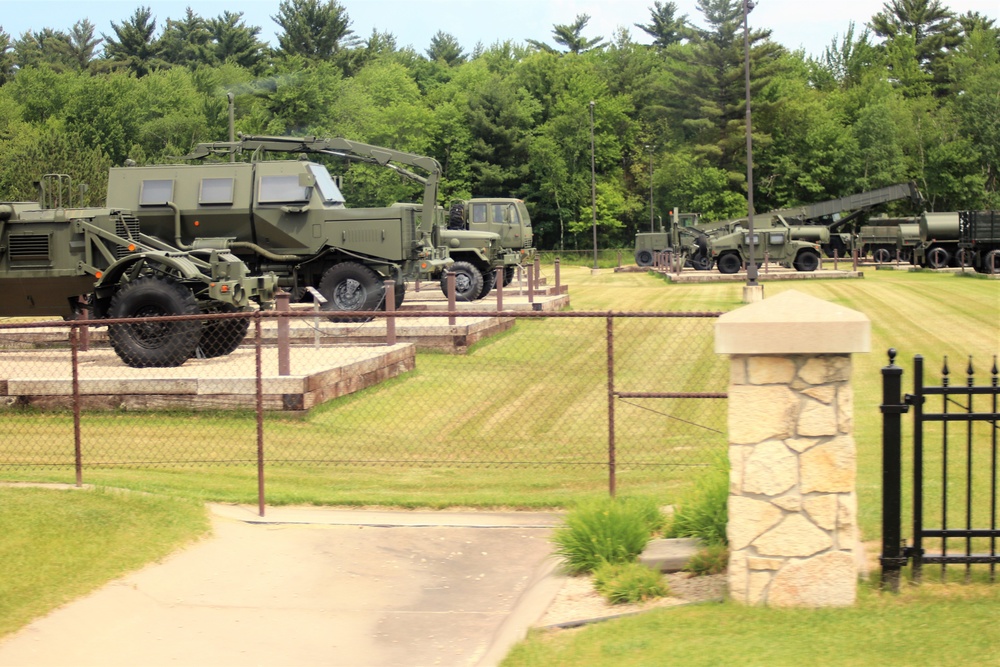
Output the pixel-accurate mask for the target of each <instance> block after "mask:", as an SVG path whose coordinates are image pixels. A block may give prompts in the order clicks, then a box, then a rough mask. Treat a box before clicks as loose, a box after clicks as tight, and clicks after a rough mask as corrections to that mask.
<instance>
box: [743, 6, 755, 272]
mask: <svg viewBox="0 0 1000 667" xmlns="http://www.w3.org/2000/svg"><path fill="white" fill-rule="evenodd" d="M753 8H754V3H753V1H752V0H743V66H744V72H745V74H746V93H747V227H749V228H750V237H749V238H750V248H749V250H750V253H749V254H750V257H749V260H750V261H749V262H748V264H747V287H754V288H755V287H757V261H756V258H755V257H754V230H753V140H752V139H751V125H750V31H749V30H748V29H747V14H749V13H750V11H751V10H752V9H753Z"/></svg>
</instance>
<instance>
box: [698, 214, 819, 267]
mask: <svg viewBox="0 0 1000 667" xmlns="http://www.w3.org/2000/svg"><path fill="white" fill-rule="evenodd" d="M750 243H751V238H750V230H749V229H748V227H747V223H746V221H744V220H739V221H736V222H735V223H734V224H732V225H730V226H729V227H727V229H726V232H725V233H722V234H719V235H716V236H712V237H710V241H709V253H710V256H711V258H712V260H713V261H714V263H715V264H716V265H717V266H718V267H719V273H736V272H737V271H739V270H740V269H741V268H742V267H744V266H746V264H747V262H748V261H749V258H750ZM753 246H754V261H755V262H757V263H758V264H762V263H763V262H764V259H765V257H766V258H767V261H769V262H776V263H778V264H781V265H782V266H784V267H787V268H794V269H795V270H796V271H815V270H816V269H818V268H819V266H820V257H821V255H820V252H821V247H820V244H819V243H816V242H810V241H799V240H795V239H794V238H793V234H792V228H791V226H790V225H788V223H787V222H785V221H784V220H783V219H782V218H781V217H780V216H775V218H774V219H773V220H767V219H764V220H761V221H760V222H757V223H756V224H755V225H754V234H753Z"/></svg>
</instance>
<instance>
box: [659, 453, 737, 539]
mask: <svg viewBox="0 0 1000 667" xmlns="http://www.w3.org/2000/svg"><path fill="white" fill-rule="evenodd" d="M728 503H729V466H728V463H725V462H722V461H720V462H719V463H716V464H715V465H713V466H712V467H711V468H710V469H709V471H708V472H707V473H706V474H705V475H704V476H702V477H701V478H700V479H698V480H697V481H696V482H695V486H694V489H693V490H692V492H691V494H690V495H689V496H687V497H686V498H685V499H683V500H682V501H681V502H680V503H678V505H677V509H676V510H675V512H674V516H673V518H672V519H671V521H670V523H669V525H668V526H667V528H666V536H667V537H693V538H696V539H697V540H698V541H699V542H701V543H702V544H703V545H705V546H715V545H722V546H726V545H728V543H729V541H728V539H727V538H726V522H727V521H728V514H729V512H728V510H727V505H728Z"/></svg>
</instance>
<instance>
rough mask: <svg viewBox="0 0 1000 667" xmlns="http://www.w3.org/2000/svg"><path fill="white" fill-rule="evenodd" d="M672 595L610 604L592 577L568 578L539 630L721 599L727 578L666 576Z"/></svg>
mask: <svg viewBox="0 0 1000 667" xmlns="http://www.w3.org/2000/svg"><path fill="white" fill-rule="evenodd" d="M665 576H666V579H667V585H668V586H669V588H670V595H669V596H667V597H663V598H658V599H655V600H649V601H648V602H642V603H638V604H610V603H608V602H607V601H606V600H605V599H604V598H603V597H601V595H600V594H598V593H597V592H596V591H595V590H594V584H593V577H591V576H581V577H566V579H565V581H564V582H563V585H562V588H560V589H559V593H558V594H557V595H556V598H555V600H553V601H552V604H551V605H549V609H548V611H546V613H545V615H544V616H542V618H541V619H539V621H538V623H537V624H536V626H537V627H546V626H552V625H559V624H564V623H572V622H574V621H583V620H588V619H594V618H602V617H605V616H616V615H619V614H629V613H634V612H637V611H646V610H648V609H656V608H657V607H670V606H675V605H679V604H686V603H688V602H704V601H707V600H713V599H719V598H721V597H723V596H724V595H725V592H726V575H725V574H715V575H711V576H706V577H692V576H689V575H688V574H686V573H683V572H678V573H676V574H668V575H665Z"/></svg>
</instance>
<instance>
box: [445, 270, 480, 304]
mask: <svg viewBox="0 0 1000 667" xmlns="http://www.w3.org/2000/svg"><path fill="white" fill-rule="evenodd" d="M448 271H451V272H453V273H454V274H455V300H456V301H475V300H476V299H478V298H479V293H480V292H482V291H483V274H482V273H480V272H479V269H477V268H476V267H475V266H473V265H472V264H470V263H469V262H455V263H454V264H452V265H451V267H450V268H449V269H448ZM441 291H442V292H444V295H445V296H448V272H447V271H446V272H444V273H442V274H441Z"/></svg>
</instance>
